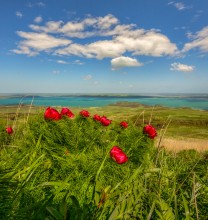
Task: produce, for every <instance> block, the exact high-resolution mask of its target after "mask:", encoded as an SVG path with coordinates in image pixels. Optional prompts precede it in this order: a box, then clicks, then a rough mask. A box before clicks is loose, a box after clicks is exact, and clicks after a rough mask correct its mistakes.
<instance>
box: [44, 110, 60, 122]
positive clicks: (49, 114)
mask: <svg viewBox="0 0 208 220" xmlns="http://www.w3.org/2000/svg"><path fill="white" fill-rule="evenodd" d="M44 118H45V119H51V120H60V119H61V115H60V114H59V112H58V111H57V110H56V109H54V108H51V107H48V108H47V109H46V110H45V113H44Z"/></svg>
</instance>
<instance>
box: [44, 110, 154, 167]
mask: <svg viewBox="0 0 208 220" xmlns="http://www.w3.org/2000/svg"><path fill="white" fill-rule="evenodd" d="M63 116H66V117H68V118H71V119H72V118H74V114H73V112H72V111H71V110H70V109H69V108H66V107H65V108H62V109H61V111H60V113H59V112H58V111H57V110H56V109H54V108H51V107H48V108H47V109H46V110H45V113H44V118H45V119H46V120H54V121H58V120H60V119H62V117H63ZM79 116H80V117H81V118H83V119H85V118H92V119H93V121H95V122H98V123H100V124H101V125H102V126H105V127H107V126H109V125H110V124H111V123H112V120H110V119H109V118H107V117H106V116H100V115H98V114H95V115H94V116H92V117H91V116H90V113H89V111H87V110H85V109H84V110H82V111H80V112H79ZM119 125H120V127H121V128H122V129H127V128H128V126H129V124H128V122H127V121H121V122H120V123H119ZM143 133H144V134H145V135H147V136H148V137H149V138H151V139H154V137H156V135H157V132H156V130H155V128H154V127H153V126H151V125H146V126H145V127H144V128H143ZM110 157H111V158H112V159H113V160H114V161H115V162H116V163H118V164H123V163H126V162H127V161H128V156H127V155H126V154H125V153H124V152H123V150H122V149H121V148H120V147H119V146H113V147H112V148H111V150H110Z"/></svg>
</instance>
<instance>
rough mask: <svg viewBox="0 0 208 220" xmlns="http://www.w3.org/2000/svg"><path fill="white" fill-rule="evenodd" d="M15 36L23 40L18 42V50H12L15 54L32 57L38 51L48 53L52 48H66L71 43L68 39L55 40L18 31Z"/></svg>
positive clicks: (39, 34)
mask: <svg viewBox="0 0 208 220" xmlns="http://www.w3.org/2000/svg"><path fill="white" fill-rule="evenodd" d="M17 34H18V35H19V36H20V37H22V38H24V39H25V40H23V41H21V42H20V44H19V45H18V49H15V50H13V52H15V53H17V54H27V55H29V56H33V55H37V54H39V52H40V51H46V52H47V51H48V52H50V49H52V48H55V47H60V46H66V45H68V44H70V43H71V41H70V40H68V39H64V38H55V37H53V36H50V35H47V34H45V33H34V32H23V31H18V32H17Z"/></svg>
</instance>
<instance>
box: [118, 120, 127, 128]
mask: <svg viewBox="0 0 208 220" xmlns="http://www.w3.org/2000/svg"><path fill="white" fill-rule="evenodd" d="M120 126H121V127H122V128H127V127H128V126H129V125H128V123H127V122H126V121H122V122H121V123H120Z"/></svg>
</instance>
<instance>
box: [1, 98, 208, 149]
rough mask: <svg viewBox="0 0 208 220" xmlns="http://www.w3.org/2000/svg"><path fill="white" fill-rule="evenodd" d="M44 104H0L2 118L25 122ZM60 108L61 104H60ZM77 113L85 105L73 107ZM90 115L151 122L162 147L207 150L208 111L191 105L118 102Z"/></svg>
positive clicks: (93, 109) (41, 109)
mask: <svg viewBox="0 0 208 220" xmlns="http://www.w3.org/2000/svg"><path fill="white" fill-rule="evenodd" d="M44 109H45V107H38V106H25V105H23V106H21V107H20V106H0V120H3V121H7V122H6V123H9V124H12V123H14V121H15V118H17V120H19V121H23V122H24V121H26V120H27V118H28V116H29V117H32V116H33V115H35V114H37V113H38V112H40V111H44ZM57 109H61V107H57ZM70 109H72V111H73V112H74V113H75V114H77V113H78V112H79V111H80V110H81V109H82V108H70ZM88 110H90V112H91V114H99V115H106V116H107V117H109V118H111V120H117V121H118V120H120V119H123V120H127V121H131V122H133V123H134V124H135V125H144V124H148V123H149V122H151V124H152V125H154V126H155V128H157V130H158V137H157V142H159V139H160V137H161V136H162V141H161V143H160V146H164V147H165V148H166V149H169V150H173V151H179V150H183V149H196V150H199V151H204V150H208V111H203V110H193V109H189V108H165V107H161V106H155V107H150V106H144V105H140V104H136V103H127V102H122V103H116V104H115V105H111V106H106V107H90V108H88Z"/></svg>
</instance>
